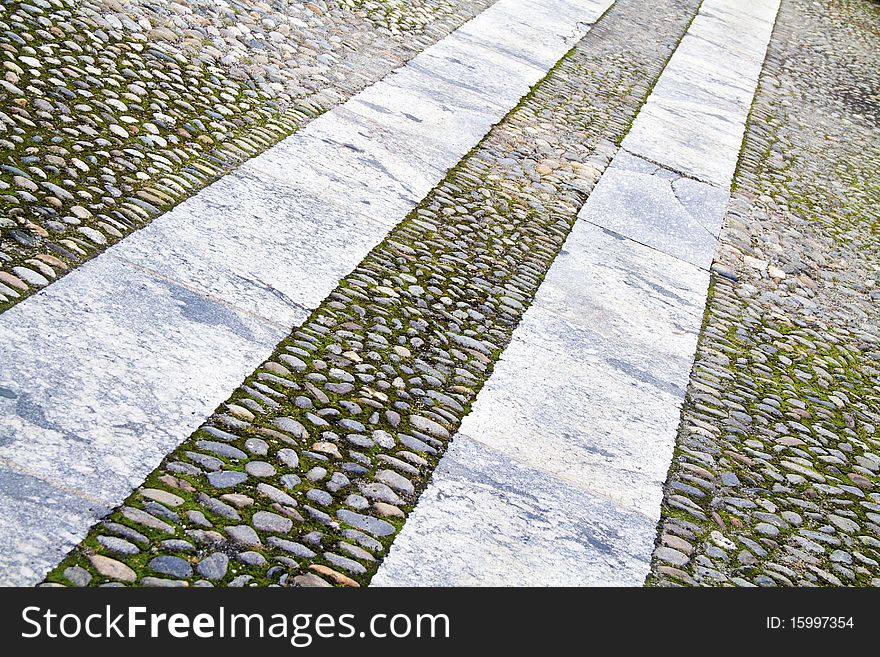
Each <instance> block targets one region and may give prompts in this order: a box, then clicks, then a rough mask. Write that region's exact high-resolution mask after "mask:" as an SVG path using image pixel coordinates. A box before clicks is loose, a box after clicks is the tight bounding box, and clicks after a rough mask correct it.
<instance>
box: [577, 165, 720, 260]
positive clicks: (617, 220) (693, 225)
mask: <svg viewBox="0 0 880 657" xmlns="http://www.w3.org/2000/svg"><path fill="white" fill-rule="evenodd" d="M669 174H670V172H668V171H665V170H661V171H660V172H659V175H658V173H644V172H637V171H631V170H626V169H622V168H619V167H617V166H614V164H612V166H611V167H609V168H608V170H607V171H606V172H605V175H603V176H602V178H601V179H600V181H599V183H598V184H597V185H596V187H595V189H594V190H593V193H592V194H590V198H589V199H588V200H587V206H586V207H587V208H588V211H587V212H586V213H585V215H584V216H585V217H587V218H588V220H589V221H590V222H591V223H594V224H596V225H597V226H601V227H603V228H607V229H609V230H611V231H614V232H615V233H618V234H620V235H624V236H626V237H629V238H630V239H633V240H635V241H636V242H640V243H642V244H646V245H648V246H650V247H652V248H655V249H657V250H659V251H662V252H663V253H666V254H668V255H671V256H673V257H676V258H679V259H681V260H684V261H686V262H690V263H692V264H694V265H696V266H698V267H703V268H706V269H708V268H709V266H710V265H711V264H712V258H713V257H714V255H715V247H716V245H717V238H716V235H714V234H713V232H711V228H713V227H715V226H716V225H718V223H719V219H720V218H721V217H722V216H723V215H724V208H725V205H726V203H727V197H728V194H727V191H726V190H724V189H720V188H718V187H715V186H713V185H709V184H708V183H701V182H698V181H695V180H691V179H687V178H681V177H679V176H676V175H675V174H672V175H669ZM679 181H687V183H689V184H684V185H681V184H679Z"/></svg>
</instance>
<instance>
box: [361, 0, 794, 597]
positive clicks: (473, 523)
mask: <svg viewBox="0 0 880 657" xmlns="http://www.w3.org/2000/svg"><path fill="white" fill-rule="evenodd" d="M778 6H779V3H778V0H765V1H760V2H750V3H742V2H738V1H736V0H704V2H703V4H702V6H701V8H700V11H699V13H698V14H697V16H696V18H695V19H694V21H693V23H692V24H691V26H690V28H689V29H688V31H687V34H685V36H684V38H683V39H682V41H681V44H680V45H679V46H678V48H677V50H676V51H675V54H673V56H672V58H671V60H670V61H669V64H668V65H667V66H666V69H665V70H664V71H663V73H662V75H661V76H660V79H659V80H658V81H657V84H656V86H655V87H654V90H653V91H652V93H651V95H650V96H649V97H648V100H647V102H646V103H645V106H644V108H643V109H642V110H641V111H640V112H639V114H638V116H637V117H636V120H635V122H634V123H633V126H632V128H631V130H630V132H629V133H628V134H627V136H626V138H625V139H624V140H623V143H622V148H621V150H620V152H619V153H618V154H617V155H616V156H615V158H614V160H613V161H612V163H611V165H610V166H609V168H608V169H607V170H606V171H605V173H604V174H603V175H602V178H601V179H600V180H599V184H598V185H597V186H596V188H595V189H594V190H593V192H592V194H591V195H590V198H589V199H588V200H587V203H586V204H585V205H584V207H583V209H582V210H581V211H580V213H579V214H578V220H577V223H576V224H575V226H574V229H573V230H572V232H571V234H570V235H569V237H568V239H567V240H566V242H565V246H564V247H563V251H562V253H561V254H560V255H559V257H558V258H557V259H556V261H555V262H554V263H553V266H552V267H551V268H550V271H549V273H548V274H547V277H546V278H545V279H544V282H543V283H542V285H541V287H540V289H539V290H538V294H537V295H536V297H535V300H534V301H533V303H532V305H531V307H530V308H529V310H528V311H527V312H526V313H525V315H524V316H523V320H522V323H521V324H520V326H519V327H518V328H517V329H516V331H515V332H514V334H513V341H512V342H511V343H510V346H509V347H508V348H507V349H506V350H505V352H504V354H503V355H502V357H501V359H500V361H499V362H498V364H497V365H496V367H495V372H494V374H493V375H492V377H491V378H490V379H489V382H488V383H487V385H486V387H485V388H484V389H483V391H482V392H481V393H480V395H479V396H478V398H477V401H476V403H475V404H474V406H473V408H472V410H471V413H470V414H469V415H468V416H467V417H465V419H464V421H463V422H462V424H461V427H460V428H459V433H458V435H457V436H456V437H455V438H454V440H453V441H452V446H451V447H450V449H449V451H448V452H447V454H446V455H445V456H444V458H443V460H442V461H441V463H440V466H439V468H438V470H437V471H436V472H435V474H434V477H433V479H432V480H431V484H430V485H429V486H428V488H427V490H426V491H425V493H424V494H423V496H422V498H421V500H420V502H419V505H418V506H417V507H416V509H415V511H414V512H413V514H412V516H411V517H410V519H409V520H408V521H407V524H406V526H405V527H404V529H403V531H402V532H401V534H400V536H399V537H398V538H397V540H396V541H395V543H394V545H393V546H392V548H391V551H390V552H389V555H388V557H387V558H386V559H385V561H384V562H383V563H382V565H381V566H380V568H379V570H378V572H377V573H376V575H375V577H374V578H373V580H372V581H373V584H379V585H407V586H419V585H425V586H431V585H436V586H455V585H499V584H509V585H538V584H555V585H562V586H564V585H584V586H585V585H599V584H602V585H630V586H637V585H640V584H641V583H642V582H644V580H645V577H646V576H647V574H648V568H649V565H650V559H651V553H652V550H653V546H654V540H655V536H656V529H655V528H656V524H657V521H658V520H659V517H660V500H661V497H662V487H663V483H664V481H665V478H666V472H667V470H668V468H669V462H670V460H671V458H672V450H673V446H674V444H675V437H676V431H677V428H678V421H679V412H680V411H679V407H680V403H681V400H682V398H683V396H684V389H685V386H686V385H687V381H688V378H689V374H690V370H691V364H692V362H693V355H694V351H695V349H696V342H697V336H698V333H699V330H700V324H701V322H702V313H703V307H704V304H705V299H706V292H707V289H708V286H709V272H708V269H709V266H710V265H711V264H712V259H713V256H714V254H715V240H716V238H717V236H718V232H719V230H720V228H721V220H722V218H723V216H724V209H725V206H726V203H727V198H728V189H729V187H730V183H731V180H732V178H733V170H734V167H735V165H736V160H737V156H738V154H739V145H740V142H741V141H742V135H743V132H744V130H745V124H746V117H747V116H748V111H749V106H750V104H751V100H752V95H753V94H754V91H755V88H756V86H757V83H758V74H759V73H760V70H761V63H762V62H763V59H764V53H765V50H766V47H767V43H768V41H769V40H770V33H771V30H772V28H773V22H774V19H775V16H776V10H777V8H778ZM466 509H470V510H472V511H473V513H466V512H464V510H466ZM425 554H431V555H432V559H431V560H426V559H424V555H425ZM548 555H553V557H552V559H550V558H548Z"/></svg>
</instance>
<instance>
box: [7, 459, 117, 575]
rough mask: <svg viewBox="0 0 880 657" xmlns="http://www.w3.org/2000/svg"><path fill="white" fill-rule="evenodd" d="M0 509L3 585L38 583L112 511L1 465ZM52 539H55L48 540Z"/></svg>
mask: <svg viewBox="0 0 880 657" xmlns="http://www.w3.org/2000/svg"><path fill="white" fill-rule="evenodd" d="M0 509H3V512H4V521H3V525H2V543H3V550H0V574H2V577H3V583H4V584H7V583H11V582H37V581H39V580H40V579H41V578H42V577H43V575H44V574H45V572H46V571H47V570H48V569H49V568H51V567H52V566H54V565H55V564H56V563H58V562H59V561H61V559H62V558H63V557H64V555H65V554H67V552H68V551H69V550H70V549H71V548H73V546H74V545H76V544H77V543H78V542H79V540H80V539H81V532H82V529H81V527H82V525H83V524H84V523H90V522H92V519H93V518H94V517H95V516H96V515H103V514H105V513H107V512H109V510H110V509H109V508H106V507H104V506H102V505H101V504H100V503H97V502H94V501H90V500H85V499H82V498H81V497H80V496H78V495H72V494H71V493H70V492H69V491H66V490H64V489H61V488H58V487H56V486H53V485H52V484H48V483H46V482H45V481H42V480H40V479H37V478H35V477H31V476H29V475H27V474H23V473H21V472H16V471H15V470H10V469H8V468H6V467H4V465H3V462H2V461H0ZM35 524H38V525H39V526H40V527H42V528H44V532H34V531H33V527H34V525H35ZM44 534H45V535H44ZM47 535H48V537H49V538H50V539H51V540H49V541H47V540H46V536H47ZM12 547H14V549H11V548H12Z"/></svg>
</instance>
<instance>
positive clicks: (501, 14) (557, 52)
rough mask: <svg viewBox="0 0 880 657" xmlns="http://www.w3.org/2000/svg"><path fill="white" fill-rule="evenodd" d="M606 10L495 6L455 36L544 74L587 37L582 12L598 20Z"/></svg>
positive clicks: (583, 0)
mask: <svg viewBox="0 0 880 657" xmlns="http://www.w3.org/2000/svg"><path fill="white" fill-rule="evenodd" d="M608 6H609V3H606V2H601V1H595V0H594V1H588V0H580V1H578V0H541V2H520V3H516V4H514V3H498V5H497V6H496V7H495V10H494V11H491V12H490V11H487V12H483V13H482V14H480V15H479V16H476V17H475V18H474V19H473V20H471V21H469V22H468V23H467V24H465V25H463V26H462V27H461V29H460V30H458V33H457V36H461V37H463V38H465V39H466V40H468V41H470V42H473V43H476V44H480V45H482V46H484V47H486V48H490V49H492V50H495V51H497V52H499V53H502V54H504V55H507V56H510V57H515V58H517V59H521V60H523V61H525V62H527V63H529V64H531V65H532V66H534V67H536V68H539V69H543V70H546V69H548V68H550V67H551V66H553V65H554V64H555V63H556V61H557V60H558V59H559V58H560V57H561V56H562V55H564V54H565V53H566V52H567V51H568V50H569V49H570V48H572V47H573V46H574V44H575V43H577V42H578V40H579V39H580V38H581V37H582V36H583V35H584V34H585V33H586V28H587V25H586V23H581V21H582V20H583V17H584V13H585V10H586V9H587V8H590V9H592V11H593V13H594V15H595V16H598V15H601V13H602V12H604V11H605V9H607V8H608ZM593 20H595V19H593ZM537 26H541V29H540V30H539V29H536V28H537ZM548 35H552V37H551V38H548Z"/></svg>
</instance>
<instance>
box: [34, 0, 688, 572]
mask: <svg viewBox="0 0 880 657" xmlns="http://www.w3.org/2000/svg"><path fill="white" fill-rule="evenodd" d="M697 4H698V3H697V2H694V1H686V0H662V1H660V2H652V3H649V5H648V7H646V6H645V5H644V3H637V2H629V1H626V0H622V1H621V2H618V3H617V4H616V5H615V6H614V7H612V9H611V10H610V11H609V13H608V14H607V15H606V16H605V17H604V18H603V19H602V20H601V21H600V22H599V23H597V25H596V26H595V27H594V28H593V30H592V31H591V32H590V33H589V34H588V35H587V36H586V37H585V38H584V39H583V40H582V41H581V43H580V44H579V45H578V46H577V47H576V48H575V50H574V51H573V52H572V53H570V55H569V56H567V57H566V58H565V59H563V60H562V62H560V64H559V65H558V66H557V67H556V68H555V69H554V70H553V71H551V73H550V74H549V75H548V77H547V78H546V79H545V80H544V81H543V82H542V83H541V84H539V86H538V87H536V88H535V90H534V91H533V92H532V93H531V94H530V95H529V96H528V97H527V98H526V99H525V100H524V101H523V102H522V103H521V104H520V106H518V107H517V108H516V109H515V110H514V111H513V112H512V113H511V114H510V115H508V117H507V118H506V119H505V120H504V121H503V122H502V123H501V124H499V125H498V126H496V128H494V129H493V131H492V132H491V133H490V134H489V136H488V137H487V138H486V139H485V140H484V141H483V142H482V143H481V144H480V145H479V146H478V147H477V148H476V149H475V150H474V151H473V152H472V153H471V154H470V155H469V156H468V157H467V158H465V160H463V162H462V163H461V164H460V165H459V166H458V167H456V168H455V169H454V170H453V171H452V172H451V173H450V175H449V176H448V178H447V179H446V181H444V182H443V183H441V184H440V185H439V186H438V187H437V188H436V189H435V190H434V191H433V192H432V193H431V194H430V195H429V196H428V197H427V198H426V199H425V201H423V202H422V203H421V204H420V206H419V208H417V209H416V210H415V211H414V212H413V213H412V214H411V215H410V216H409V217H408V218H407V219H406V220H405V221H404V222H403V223H402V224H400V225H399V226H398V227H397V228H395V229H394V230H393V231H392V232H391V233H390V234H389V236H388V237H387V239H386V240H385V241H383V242H382V243H381V244H380V245H379V246H378V247H376V248H375V249H374V250H373V252H372V253H371V254H370V255H369V256H368V257H367V258H366V259H365V260H364V261H363V262H362V263H361V265H360V266H359V267H357V268H356V269H355V270H354V271H353V272H352V273H351V274H350V275H349V276H347V277H346V278H344V279H343V280H342V281H341V282H340V284H339V286H338V287H337V289H336V290H335V291H334V292H333V293H331V294H330V296H329V297H328V298H327V300H326V301H325V302H324V303H323V304H322V305H321V306H320V307H319V308H318V309H317V310H316V311H315V312H313V313H312V315H311V316H310V317H309V319H308V320H307V321H306V322H305V323H304V324H303V326H302V328H300V329H297V330H296V331H294V332H293V334H292V335H291V336H290V337H289V338H288V339H286V340H284V341H283V342H282V343H281V344H280V345H279V346H278V348H277V350H276V352H275V354H274V355H273V357H272V358H271V359H269V360H268V361H267V362H266V363H264V364H263V365H262V366H261V367H260V368H258V370H257V371H256V372H255V373H254V374H253V375H252V376H251V377H249V378H248V379H247V380H246V381H245V382H244V384H243V385H242V386H241V387H240V388H239V389H238V390H237V391H236V392H235V393H234V394H233V395H232V397H231V398H230V399H229V401H228V402H226V403H225V404H223V405H222V406H221V407H220V408H218V409H217V412H216V413H215V414H214V415H213V416H212V417H211V418H210V420H209V422H208V423H206V424H205V425H204V426H203V427H202V428H201V429H200V430H198V431H197V432H196V433H195V434H194V435H193V436H192V437H191V438H189V439H188V440H186V441H185V442H184V443H183V444H182V445H181V446H180V448H179V449H177V450H175V451H174V452H173V453H172V454H170V455H169V456H168V458H167V459H165V461H164V462H163V464H162V465H161V466H160V467H159V468H158V469H157V470H156V471H155V472H154V473H152V474H151V475H150V476H149V477H148V478H147V480H146V481H145V483H144V485H143V486H142V487H141V488H139V489H138V490H136V491H135V492H133V493H132V495H131V496H130V497H129V498H128V499H127V500H126V502H125V503H124V505H123V506H121V507H120V508H119V509H117V510H116V511H114V512H113V513H112V514H111V515H110V516H109V517H108V518H107V519H106V520H105V521H104V522H102V523H101V524H99V525H98V526H96V527H95V528H94V529H93V531H92V532H91V533H90V534H89V536H88V537H87V538H86V539H85V540H84V541H83V542H82V544H81V545H79V546H78V547H77V548H75V549H74V550H73V551H72V552H71V554H70V555H69V556H68V557H67V558H66V559H65V560H64V561H63V562H62V563H61V564H60V565H59V566H58V567H57V568H55V569H54V570H53V571H52V572H51V573H50V574H49V576H48V578H47V580H48V582H49V583H57V584H65V585H77V586H82V585H101V584H113V585H116V584H122V583H137V584H139V585H156V586H181V585H187V584H190V583H192V584H196V585H211V584H213V585H221V584H222V585H230V586H242V585H266V584H276V583H277V584H282V585H303V586H325V585H332V584H338V585H350V586H356V585H360V584H364V583H366V582H367V581H368V580H369V578H370V576H371V574H372V573H373V572H374V571H375V568H376V566H377V563H378V561H380V560H381V559H382V557H383V555H384V553H385V551H386V549H387V547H388V545H389V544H390V542H391V540H392V539H393V537H394V535H395V534H396V533H397V531H398V530H399V529H400V527H401V526H402V524H403V522H404V520H405V518H406V515H407V513H408V512H409V511H410V510H411V509H412V508H413V505H414V504H415V501H416V499H417V497H418V495H419V493H420V492H421V490H422V489H423V488H424V486H425V484H426V482H427V479H428V477H429V476H430V473H431V471H432V470H433V468H434V466H435V465H436V463H437V461H438V459H439V457H440V456H441V455H442V453H443V451H444V449H445V447H446V444H447V441H448V440H449V437H450V436H451V435H452V433H454V431H455V429H456V428H457V426H458V424H459V422H460V421H461V419H462V417H463V416H464V415H465V414H466V413H467V412H468V409H469V407H470V404H471V403H472V401H473V399H474V397H475V395H476V393H477V392H478V390H479V389H480V387H481V386H482V384H483V383H484V381H485V380H486V378H487V377H488V375H489V374H490V373H491V371H492V366H493V363H494V361H495V360H496V358H497V356H498V354H499V353H500V351H501V350H502V349H503V348H504V346H505V345H506V344H507V343H508V341H509V340H510V335H511V332H512V330H513V328H514V327H515V325H516V324H517V322H518V321H519V318H520V316H521V315H522V312H523V311H524V309H525V307H526V306H527V305H528V303H529V301H530V299H531V298H532V296H533V295H534V293H535V291H536V289H537V287H538V285H539V284H540V282H541V280H542V277H543V275H544V273H545V272H546V270H547V268H548V267H549V265H550V263H551V262H552V260H553V258H554V257H555V255H556V254H557V252H558V250H559V248H560V247H561V245H562V242H563V241H564V239H565V236H566V235H567V233H568V231H569V230H570V228H571V225H572V223H573V222H574V219H575V216H576V213H577V211H578V209H579V207H580V206H581V205H582V203H583V201H584V200H585V198H586V196H587V194H588V193H589V191H590V190H591V189H592V186H593V185H594V183H595V181H596V180H597V179H598V177H599V175H600V174H601V172H602V170H603V169H604V168H605V167H606V166H607V164H608V161H609V160H610V158H611V156H612V155H613V153H614V152H615V150H616V144H617V143H618V142H619V140H620V139H621V138H622V137H623V135H624V134H625V132H626V130H627V129H628V127H629V124H630V122H631V121H632V118H633V116H634V114H635V111H636V110H637V108H638V107H639V106H640V105H641V103H642V102H643V101H644V99H645V97H646V96H647V93H648V91H649V89H650V87H651V85H652V84H653V81H654V80H655V79H656V77H657V75H659V73H660V71H661V70H662V67H663V65H664V63H665V61H666V59H667V58H668V56H669V55H670V54H671V52H672V49H673V48H674V47H675V45H676V43H677V42H678V40H679V39H680V37H681V35H682V34H683V33H684V31H685V29H686V28H687V25H688V23H689V21H690V18H691V17H692V16H693V14H694V13H695V11H696V9H697Z"/></svg>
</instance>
